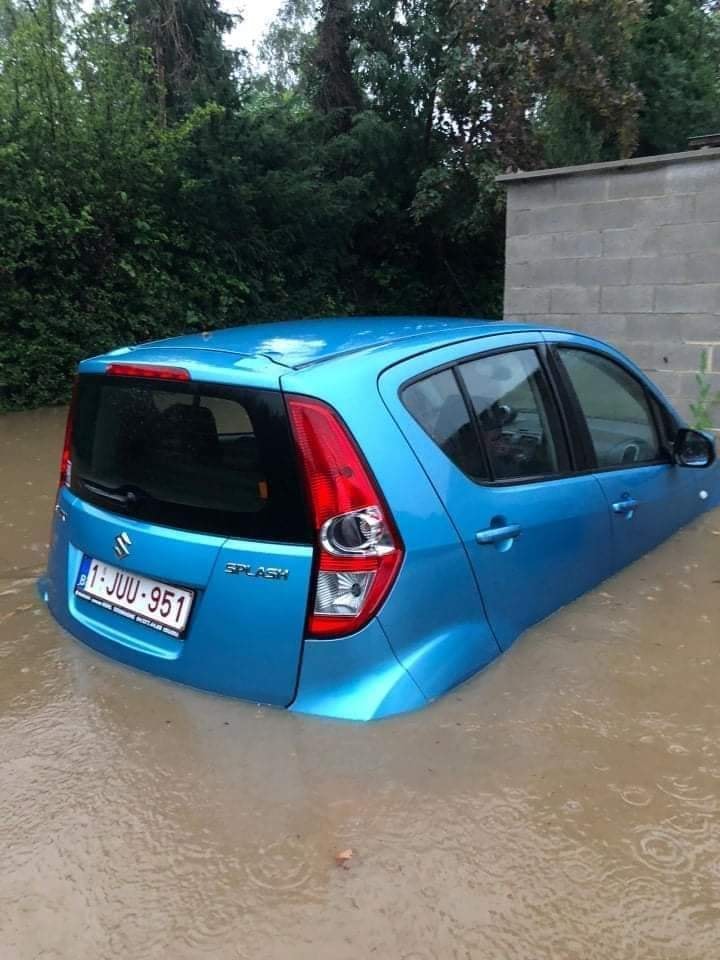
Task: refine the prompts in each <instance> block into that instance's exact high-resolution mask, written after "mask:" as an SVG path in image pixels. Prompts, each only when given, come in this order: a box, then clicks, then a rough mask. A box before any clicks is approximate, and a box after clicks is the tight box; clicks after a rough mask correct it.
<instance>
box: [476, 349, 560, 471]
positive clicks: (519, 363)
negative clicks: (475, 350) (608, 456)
mask: <svg viewBox="0 0 720 960" xmlns="http://www.w3.org/2000/svg"><path fill="white" fill-rule="evenodd" d="M458 370H459V372H460V375H461V376H462V378H463V380H464V382H465V386H466V388H467V392H468V394H469V396H470V398H471V400H472V403H473V407H474V409H475V415H476V417H477V420H478V423H479V425H480V430H481V433H482V435H483V438H484V441H485V447H486V450H487V453H488V458H489V460H490V467H491V470H492V476H493V479H495V480H520V479H526V478H530V477H545V476H552V475H553V474H557V473H560V472H561V470H562V469H563V468H564V466H565V464H564V462H563V458H564V455H565V451H564V448H563V447H562V441H561V440H560V439H559V437H560V431H559V425H558V419H557V412H556V409H555V405H554V403H553V400H552V396H551V394H550V388H549V386H548V384H547V381H546V379H545V375H544V373H543V371H542V368H541V366H540V361H539V359H538V355H537V353H536V352H535V351H534V350H531V349H528V350H513V351H512V352H510V353H503V354H494V355H492V356H489V357H480V358H479V359H477V360H471V361H469V362H468V363H463V364H462V365H461V366H460V367H459V368H458Z"/></svg>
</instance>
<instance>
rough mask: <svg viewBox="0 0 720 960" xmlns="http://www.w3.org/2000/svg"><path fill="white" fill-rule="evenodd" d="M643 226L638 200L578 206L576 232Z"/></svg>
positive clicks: (641, 211) (611, 201)
mask: <svg viewBox="0 0 720 960" xmlns="http://www.w3.org/2000/svg"><path fill="white" fill-rule="evenodd" d="M644 225H645V220H644V214H643V208H642V204H641V201H639V200H606V201H605V202H604V203H584V204H581V205H579V206H578V227H577V229H578V230H616V229H625V228H627V227H636V226H644Z"/></svg>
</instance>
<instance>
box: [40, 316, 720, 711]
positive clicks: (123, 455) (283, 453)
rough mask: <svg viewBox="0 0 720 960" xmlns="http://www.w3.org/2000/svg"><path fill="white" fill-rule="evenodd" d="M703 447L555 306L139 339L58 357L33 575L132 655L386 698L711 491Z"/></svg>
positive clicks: (547, 604) (545, 601)
mask: <svg viewBox="0 0 720 960" xmlns="http://www.w3.org/2000/svg"><path fill="white" fill-rule="evenodd" d="M714 461H715V449H714V443H713V442H712V440H711V439H710V437H708V436H707V435H705V434H703V433H700V432H697V431H694V430H690V429H688V428H687V426H686V425H685V424H683V422H682V421H681V420H680V418H679V417H678V415H677V414H676V413H675V412H674V411H673V409H672V408H671V407H670V405H669V404H668V402H667V400H665V399H664V397H663V396H662V395H661V393H660V392H659V391H658V389H657V387H656V386H654V384H653V383H651V382H650V381H649V380H648V379H647V378H646V377H645V376H644V375H643V373H642V372H641V371H640V370H639V369H638V368H637V367H635V366H634V365H633V364H632V363H631V362H630V361H629V360H627V359H626V358H625V357H623V356H622V355H621V354H620V353H618V352H617V351H616V350H614V349H613V348H612V347H610V346H608V345H607V344H605V343H601V342H600V341H598V340H594V339H592V338H590V337H587V336H580V335H579V334H576V333H571V332H563V331H558V330H550V329H545V328H542V327H534V328H533V327H531V326H527V325H514V324H509V323H494V322H484V321H477V320H475V321H472V320H452V319H449V320H436V319H430V318H427V319H424V318H402V319H399V318H386V319H377V318H355V319H331V320H318V321H303V322H286V323H276V324H270V325H262V326H246V327H242V328H239V329H233V330H221V331H218V332H215V333H204V334H197V335H192V336H185V337H178V338H174V339H168V340H163V341H159V342H154V343H146V344H142V345H140V346H135V347H126V348H123V349H120V350H115V351H113V352H112V353H108V354H106V355H105V356H100V357H94V358H92V359H90V360H85V361H84V362H83V363H81V364H80V367H79V372H78V377H77V381H76V386H75V392H74V397H73V401H72V406H71V410H70V414H69V419H68V426H67V435H66V438H65V446H64V451H63V455H62V465H61V474H60V487H59V492H58V497H57V502H56V506H55V518H54V525H53V534H52V543H51V548H50V557H49V565H48V572H47V576H46V578H44V580H43V583H42V586H41V591H42V594H43V596H44V597H45V599H46V600H47V602H48V604H49V607H50V610H51V612H52V614H53V615H54V617H55V618H56V619H57V621H58V622H59V623H60V624H61V625H62V626H63V627H64V628H65V629H66V630H68V631H69V632H70V633H71V634H73V635H74V636H75V637H77V638H78V639H79V640H82V641H83V642H84V643H86V644H87V645H88V646H90V647H93V648H94V649H95V650H98V651H99V652H101V653H104V654H106V655H107V656H109V657H112V658H114V659H116V660H120V661H122V662H124V663H126V664H129V665H131V666H134V667H140V668H141V669H144V670H148V671H150V672H152V673H154V674H157V675H158V676H161V677H166V678H168V679H171V680H178V681H181V682H183V683H187V684H191V685H193V686H195V687H201V688H204V689H206V690H211V691H215V692H217V693H222V694H228V695H230V696H233V697H240V698H243V699H246V700H252V701H255V702H259V703H265V704H274V705H276V706H279V707H286V708H287V709H289V710H295V711H299V712H303V713H312V714H319V715H323V716H329V717H341V718H347V719H354V720H370V719H374V718H378V717H386V716H389V715H391V714H396V713H401V712H403V711H406V710H413V709H416V708H418V707H422V706H423V705H425V704H426V703H428V702H429V701H431V700H433V699H435V698H436V697H439V696H440V695H441V694H443V693H445V692H446V691H447V690H449V689H451V688H452V687H454V686H455V685H456V684H458V683H460V682H462V681H463V680H465V679H466V678H468V677H470V676H472V675H473V674H474V673H476V672H477V671H478V670H480V669H481V668H482V667H484V666H485V665H486V664H488V663H489V662H490V661H491V660H493V659H494V658H495V657H497V656H498V654H499V653H501V652H502V651H503V650H505V649H507V648H508V647H509V646H510V645H511V644H512V643H513V642H514V641H515V640H516V639H517V637H518V636H519V635H520V634H521V633H522V632H523V631H524V630H525V629H526V628H528V627H529V626H531V624H534V623H536V622H537V621H539V620H542V619H543V617H546V616H548V614H550V613H552V612H553V611H554V610H557V609H558V607H561V606H563V604H566V603H568V602H569V601H571V600H573V599H574V598H575V597H577V596H579V595H580V594H582V593H583V592H584V591H586V590H589V589H590V588H591V587H593V586H595V585H596V584H598V583H599V582H600V581H601V580H604V579H605V578H606V577H609V576H610V575H611V574H613V573H615V572H616V571H618V570H620V569H621V568H622V567H624V566H625V565H626V564H628V563H631V562H632V561H633V560H635V559H636V558H637V557H639V556H641V555H642V554H644V553H646V552H647V551H648V550H651V549H652V548H653V547H654V546H655V545H656V544H658V543H659V542H660V541H662V540H663V539H665V538H666V537H668V536H669V535H670V534H671V533H673V531H675V530H677V529H678V527H680V526H682V525H683V524H684V523H687V522H688V521H689V520H692V519H693V517H695V516H697V515H698V514H699V513H700V512H701V511H702V510H704V509H706V508H707V507H708V506H711V505H715V504H717V503H718V500H719V499H720V497H719V493H720V481H719V479H718V470H717V468H714V467H713V468H712V469H704V470H703V469H698V468H711V467H712V465H713V463H714Z"/></svg>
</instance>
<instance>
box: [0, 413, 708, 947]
mask: <svg viewBox="0 0 720 960" xmlns="http://www.w3.org/2000/svg"><path fill="white" fill-rule="evenodd" d="M63 416H64V415H63V411H61V410H50V411H40V412H37V413H31V414H15V415H12V416H6V417H4V418H0V534H1V538H0V960H35V958H37V960H105V958H123V960H160V958H162V960H165V958H168V960H186V958H193V960H195V958H213V960H247V958H252V960H286V958H289V960H325V958H328V960H366V958H374V957H377V958H383V960H638V958H643V960H694V958H698V960H713V958H717V957H720V694H719V690H720V660H719V659H718V624H720V513H718V512H716V513H715V514H711V515H708V516H706V517H705V518H704V519H703V520H701V521H700V522H697V523H696V524H694V525H693V526H692V527H690V528H688V529H686V530H684V531H682V532H681V533H680V534H679V535H678V536H676V537H675V538H674V539H673V540H672V541H670V542H669V543H668V544H666V545H665V546H664V547H662V548H660V549H659V550H657V551H656V552H655V553H654V554H652V555H651V556H649V557H647V558H646V559H644V560H642V561H641V562H639V563H637V564H636V565H635V566H634V567H632V568H631V569H629V570H627V571H625V572H624V573H623V574H622V575H621V576H619V577H616V578H615V579H613V580H611V581H609V582H607V583H606V584H604V585H603V586H602V587H601V588H600V589H599V590H597V591H596V592H594V593H593V594H591V595H589V596H587V597H585V598H584V599H582V600H580V601H579V602H577V603H575V604H573V605H572V606H570V607H568V608H566V609H565V610H564V611H562V612H561V613H559V614H558V615H556V616H555V617H553V618H552V619H550V620H548V621H546V622H545V623H544V624H542V625H541V626H540V627H538V628H536V629H534V630H533V631H531V632H529V633H528V634H527V635H526V636H525V637H523V638H522V639H521V640H520V641H519V642H518V643H517V644H516V645H515V647H514V648H513V649H512V650H511V651H510V652H509V653H508V654H507V655H506V656H505V657H503V658H502V659H501V660H499V661H498V662H496V663H495V664H494V665H492V666H491V667H490V668H489V669H487V670H486V671H485V672H484V673H483V674H481V675H480V676H477V677H475V678H474V679H473V680H471V681H470V682H469V683H467V684H465V685H464V686H462V687H461V688H459V689H458V690H456V691H454V692H453V693H451V694H450V695H449V696H447V697H445V698H444V699H443V700H441V701H439V702H438V703H437V704H435V705H434V706H432V707H431V708H429V709H427V710H425V711H422V712H419V713H417V714H413V715H410V716H405V717H400V718H397V719H395V720H392V721H388V722H383V723H377V724H369V725H354V724H347V723H337V722H328V721H320V720H317V719H313V718H303V717H299V716H294V715H292V714H287V713H283V712H280V711H273V710H270V709H264V708H258V707H256V706H253V705H250V704H245V703H239V702H235V701H232V700H227V699H221V698H217V697H212V696H208V695H205V694H202V693H198V692H195V691H193V690H189V689H186V688H182V687H179V686H174V685H172V684H170V683H166V682H163V681H160V680H156V679H153V678H152V677H149V676H145V675H143V674H141V673H137V672H135V671H133V670H130V669H128V668H125V667H122V666H119V665H117V664H114V663H112V662H110V661H108V660H105V659H102V658H101V657H99V656H98V655H96V654H95V653H93V652H92V651H90V650H88V649H86V648H85V647H83V646H82V645H81V644H79V643H77V642H76V641H75V640H73V639H71V638H70V637H69V636H67V635H66V634H64V633H63V632H62V631H61V630H60V629H59V628H57V627H56V626H55V625H54V624H53V623H52V622H51V620H50V618H49V616H48V614H47V613H46V611H45V610H44V608H43V607H42V605H41V604H40V603H39V602H38V601H37V600H36V598H35V592H34V580H35V577H36V576H37V574H38V573H39V572H40V571H41V569H42V566H43V561H44V552H45V541H46V535H47V532H48V526H49V522H50V513H51V507H52V498H53V495H54V486H55V476H56V473H57V460H58V450H59V446H60V438H61V433H62V426H63ZM347 848H351V849H352V851H353V855H352V858H351V859H350V860H349V869H344V868H343V867H339V866H337V865H336V862H335V855H336V854H337V853H338V852H339V851H342V850H345V849H347Z"/></svg>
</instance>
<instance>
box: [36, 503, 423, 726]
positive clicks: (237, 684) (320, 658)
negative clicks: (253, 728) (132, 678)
mask: <svg viewBox="0 0 720 960" xmlns="http://www.w3.org/2000/svg"><path fill="white" fill-rule="evenodd" d="M75 552H76V551H75ZM72 553H73V548H72V546H71V544H70V543H69V538H68V525H67V524H66V523H64V522H63V521H62V519H61V518H57V519H56V522H55V524H54V530H53V541H52V544H51V548H50V556H49V563H48V570H47V573H46V575H45V576H43V577H41V578H40V579H39V580H38V584H37V589H38V593H39V595H40V598H41V599H42V600H43V601H44V602H45V603H47V605H48V608H49V610H50V612H51V613H52V615H53V617H54V618H55V620H56V621H57V622H58V624H59V625H60V626H61V627H63V628H64V629H65V630H66V631H67V632H68V633H70V634H71V635H72V636H73V637H75V638H76V639H78V640H80V641H81V642H82V643H84V644H86V645H87V646H89V647H91V648H92V649H93V650H96V651H97V652H98V653H101V654H104V655H105V656H107V657H109V658H110V659H112V660H116V661H119V662H120V663H124V664H126V665H128V666H131V667H136V668H138V669H140V670H143V671H145V672H148V673H152V674H154V675H156V676H159V677H164V678H166V679H168V680H175V681H177V682H179V683H183V684H186V685H188V686H192V687H197V688H199V689H202V690H207V691H209V692H212V693H220V694H224V695H226V696H231V697H236V698H239V699H240V698H242V691H241V686H242V683H241V681H242V678H241V677H240V676H239V674H238V672H237V671H233V670H231V669H216V666H217V664H216V665H213V663H212V660H211V658H208V660H205V659H204V658H203V659H199V658H197V657H196V658H195V659H193V660H190V661H189V660H188V659H187V658H185V657H183V656H169V655H168V650H167V649H158V648H157V647H156V646H155V645H154V644H153V641H154V639H155V637H154V635H153V632H152V631H148V642H147V645H145V646H144V647H142V646H140V645H138V644H134V645H129V644H128V643H127V642H119V641H118V640H116V639H113V634H114V631H113V629H112V625H111V624H112V622H109V623H108V624H105V625H104V626H103V631H102V632H100V631H99V630H97V629H93V627H92V625H91V623H92V622H91V621H90V620H88V619H87V618H86V617H85V616H84V615H83V611H82V610H80V609H77V607H78V604H82V603H84V602H85V601H78V600H76V598H75V597H74V596H72V595H71V591H70V590H69V582H68V580H69V576H68V555H69V554H70V555H72ZM70 575H71V576H72V572H71V574H70ZM108 616H110V615H108ZM118 636H121V635H120V634H118ZM268 639H269V640H270V638H268ZM178 644H179V641H178ZM165 646H166V645H165ZM254 702H255V701H254ZM426 703H427V700H426V698H425V697H424V696H423V694H422V693H421V691H420V690H419V688H418V687H417V685H416V684H415V682H414V681H413V680H412V678H411V677H410V676H409V674H408V672H407V671H406V669H405V668H404V667H403V666H402V665H401V664H400V663H399V661H398V660H397V658H396V657H395V655H394V653H393V651H392V648H391V647H390V644H389V643H388V641H387V638H386V636H385V633H384V632H383V630H382V627H381V626H380V624H379V622H378V621H377V619H375V620H372V621H371V622H370V623H369V624H368V625H367V626H366V627H365V628H364V629H363V630H361V631H359V632H358V633H357V634H355V635H353V636H351V637H347V638H345V639H342V640H337V641H329V642H325V643H322V642H314V641H306V642H305V643H304V646H303V653H302V659H301V664H300V670H299V677H298V683H297V689H296V691H295V696H294V698H293V700H292V702H291V704H290V706H289V709H291V710H293V711H296V712H298V713H305V714H313V715H315V716H323V717H332V718H336V719H346V720H362V721H365V720H373V719H379V718H381V717H387V716H391V715H393V714H397V713H403V712H406V711H409V710H415V709H418V708H419V707H422V706H424V705H425V704H426Z"/></svg>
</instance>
